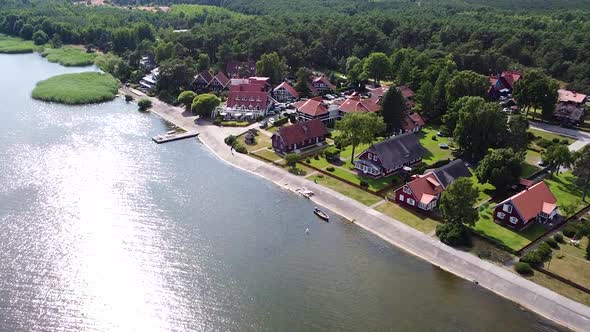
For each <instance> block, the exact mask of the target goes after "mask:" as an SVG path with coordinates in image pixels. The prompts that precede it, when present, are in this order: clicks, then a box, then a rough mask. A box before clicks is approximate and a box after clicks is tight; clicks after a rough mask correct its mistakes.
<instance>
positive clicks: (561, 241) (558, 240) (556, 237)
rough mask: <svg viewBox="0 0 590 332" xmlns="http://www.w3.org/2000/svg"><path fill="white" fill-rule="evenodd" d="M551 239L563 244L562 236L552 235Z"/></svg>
mask: <svg viewBox="0 0 590 332" xmlns="http://www.w3.org/2000/svg"><path fill="white" fill-rule="evenodd" d="M553 239H554V240H555V241H556V242H558V243H563V235H561V234H559V233H557V234H555V235H553Z"/></svg>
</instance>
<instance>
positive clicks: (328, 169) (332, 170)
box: [326, 166, 335, 172]
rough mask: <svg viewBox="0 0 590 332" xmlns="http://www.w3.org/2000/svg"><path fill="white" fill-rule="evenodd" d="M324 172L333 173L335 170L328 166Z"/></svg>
mask: <svg viewBox="0 0 590 332" xmlns="http://www.w3.org/2000/svg"><path fill="white" fill-rule="evenodd" d="M326 171H328V172H334V171H335V169H334V167H332V166H328V167H327V168H326Z"/></svg>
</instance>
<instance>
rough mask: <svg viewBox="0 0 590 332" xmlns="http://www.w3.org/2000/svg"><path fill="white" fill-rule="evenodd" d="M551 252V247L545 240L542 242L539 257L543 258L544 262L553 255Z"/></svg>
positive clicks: (538, 250) (538, 251)
mask: <svg viewBox="0 0 590 332" xmlns="http://www.w3.org/2000/svg"><path fill="white" fill-rule="evenodd" d="M551 252H552V250H551V247H550V246H549V245H548V244H547V243H545V242H543V243H541V244H540V245H539V247H538V248H537V253H538V254H539V257H540V258H541V259H542V260H543V262H546V261H548V260H549V258H550V257H551Z"/></svg>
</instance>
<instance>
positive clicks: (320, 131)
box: [273, 119, 328, 145]
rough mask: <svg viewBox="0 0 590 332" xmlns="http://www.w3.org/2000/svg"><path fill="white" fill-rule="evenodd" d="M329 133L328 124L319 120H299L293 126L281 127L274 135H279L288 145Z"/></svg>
mask: <svg viewBox="0 0 590 332" xmlns="http://www.w3.org/2000/svg"><path fill="white" fill-rule="evenodd" d="M327 134H328V129H327V128H326V125H324V123H323V122H322V121H321V120H319V119H314V120H311V121H305V122H298V123H296V124H294V125H291V126H283V127H281V128H279V130H278V131H277V133H276V134H274V135H273V136H275V135H276V136H279V137H280V138H281V139H282V140H283V142H284V143H285V144H286V145H291V144H299V143H302V142H303V141H305V140H308V139H313V138H316V137H322V136H325V135H327Z"/></svg>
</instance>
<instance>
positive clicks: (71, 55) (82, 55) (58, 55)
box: [41, 46, 96, 67]
mask: <svg viewBox="0 0 590 332" xmlns="http://www.w3.org/2000/svg"><path fill="white" fill-rule="evenodd" d="M41 55H42V56H44V57H46V58H47V61H49V62H57V63H59V64H60V65H62V66H66V67H74V66H89V65H92V64H94V60H95V59H96V53H86V52H85V51H84V50H81V49H78V48H75V47H72V46H64V47H61V48H46V49H45V50H43V52H42V53H41Z"/></svg>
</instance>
